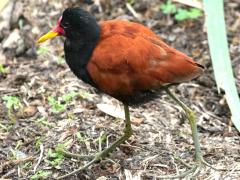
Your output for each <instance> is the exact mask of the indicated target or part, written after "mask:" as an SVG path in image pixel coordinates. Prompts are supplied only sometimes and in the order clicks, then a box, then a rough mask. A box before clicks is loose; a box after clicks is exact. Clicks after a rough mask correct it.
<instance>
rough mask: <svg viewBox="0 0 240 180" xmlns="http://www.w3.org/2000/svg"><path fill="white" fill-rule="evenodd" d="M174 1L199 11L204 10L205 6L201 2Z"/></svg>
mask: <svg viewBox="0 0 240 180" xmlns="http://www.w3.org/2000/svg"><path fill="white" fill-rule="evenodd" d="M173 1H174V2H178V3H181V4H184V5H187V6H191V7H195V8H198V9H203V4H202V2H201V1H199V0H173Z"/></svg>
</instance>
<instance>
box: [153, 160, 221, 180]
mask: <svg viewBox="0 0 240 180" xmlns="http://www.w3.org/2000/svg"><path fill="white" fill-rule="evenodd" d="M174 158H175V159H176V160H178V161H180V162H181V163H182V164H183V165H184V166H186V167H187V168H188V170H186V171H185V172H182V173H180V174H176V175H175V174H173V175H163V176H157V177H156V178H158V179H178V178H180V179H181V178H186V177H188V178H190V179H192V178H195V177H197V175H198V174H199V173H200V170H201V169H202V168H204V167H205V166H208V167H210V168H212V169H214V170H216V171H225V169H218V168H215V167H213V166H212V165H210V164H209V163H208V162H206V161H205V160H204V159H203V157H201V158H199V159H198V160H196V163H195V164H194V165H191V166H190V165H188V164H187V163H185V162H183V161H182V160H181V159H180V158H178V157H174Z"/></svg>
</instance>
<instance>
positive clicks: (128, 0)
mask: <svg viewBox="0 0 240 180" xmlns="http://www.w3.org/2000/svg"><path fill="white" fill-rule="evenodd" d="M127 3H128V4H130V5H133V4H134V3H135V0H127Z"/></svg>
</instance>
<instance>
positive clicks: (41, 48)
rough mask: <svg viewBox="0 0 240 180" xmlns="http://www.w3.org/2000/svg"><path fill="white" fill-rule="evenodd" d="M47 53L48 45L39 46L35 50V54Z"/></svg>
mask: <svg viewBox="0 0 240 180" xmlns="http://www.w3.org/2000/svg"><path fill="white" fill-rule="evenodd" d="M48 53H49V47H48V46H41V47H40V48H39V49H38V50H37V54H38V55H46V54H48Z"/></svg>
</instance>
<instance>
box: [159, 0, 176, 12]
mask: <svg viewBox="0 0 240 180" xmlns="http://www.w3.org/2000/svg"><path fill="white" fill-rule="evenodd" d="M160 9H161V10H162V12H163V13H164V14H174V13H176V12H177V7H176V5H175V4H172V1H171V0H168V1H167V2H166V3H165V4H162V5H161V6H160Z"/></svg>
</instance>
